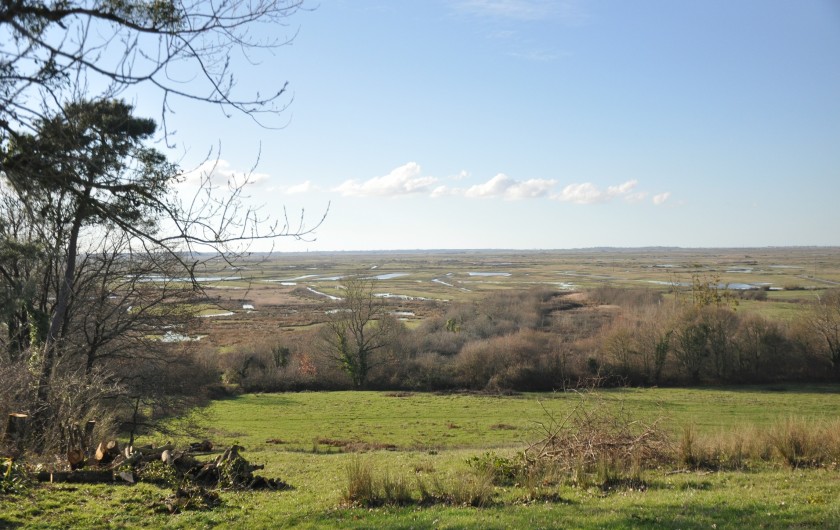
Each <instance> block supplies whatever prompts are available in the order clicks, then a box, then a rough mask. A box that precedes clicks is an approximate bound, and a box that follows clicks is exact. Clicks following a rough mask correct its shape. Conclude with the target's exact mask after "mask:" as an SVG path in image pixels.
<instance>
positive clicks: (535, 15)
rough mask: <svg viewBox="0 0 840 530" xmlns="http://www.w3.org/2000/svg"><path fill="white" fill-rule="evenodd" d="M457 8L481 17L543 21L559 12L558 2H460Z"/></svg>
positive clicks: (513, 0)
mask: <svg viewBox="0 0 840 530" xmlns="http://www.w3.org/2000/svg"><path fill="white" fill-rule="evenodd" d="M455 7H456V8H458V9H460V10H462V11H466V12H468V13H472V14H475V15H481V16H492V17H501V18H511V19H515V20H541V19H544V18H548V17H549V16H551V15H553V14H554V13H556V12H557V11H558V7H560V2H557V0H460V1H458V2H456V3H455Z"/></svg>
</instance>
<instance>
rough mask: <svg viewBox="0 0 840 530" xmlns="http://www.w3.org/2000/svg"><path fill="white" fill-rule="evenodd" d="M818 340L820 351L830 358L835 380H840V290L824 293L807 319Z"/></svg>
mask: <svg viewBox="0 0 840 530" xmlns="http://www.w3.org/2000/svg"><path fill="white" fill-rule="evenodd" d="M805 324H806V327H807V328H808V329H809V330H810V331H811V333H812V334H813V335H814V338H816V339H817V344H818V348H819V350H820V351H821V352H822V353H823V354H824V355H825V356H826V357H828V361H829V362H830V363H831V367H832V369H833V370H834V377H835V379H838V380H840V289H831V290H829V291H826V292H825V293H823V295H822V296H820V297H819V298H818V299H817V301H816V302H815V303H814V304H813V306H812V307H811V312H810V314H809V315H808V316H807V317H806V319H805Z"/></svg>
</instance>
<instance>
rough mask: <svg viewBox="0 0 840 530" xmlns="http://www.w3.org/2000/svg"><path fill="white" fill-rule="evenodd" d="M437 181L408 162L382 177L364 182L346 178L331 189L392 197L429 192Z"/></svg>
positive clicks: (357, 195) (343, 193)
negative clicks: (422, 174)
mask: <svg viewBox="0 0 840 530" xmlns="http://www.w3.org/2000/svg"><path fill="white" fill-rule="evenodd" d="M437 182H438V179H437V178H435V177H422V176H420V166H419V165H418V164H417V163H416V162H409V163H408V164H405V165H402V166H400V167H398V168H395V169H394V170H392V171H391V172H390V173H388V174H387V175H385V176H382V177H373V178H371V179H369V180H366V181H364V182H359V181H357V180H355V179H353V180H347V181H345V182H344V183H342V184H341V185H339V186H337V187H335V188H333V191H337V192H339V193H341V194H342V195H345V196H355V197H393V196H398V195H410V194H415V193H428V192H431V191H432V186H434V185H435V184H436V183H437Z"/></svg>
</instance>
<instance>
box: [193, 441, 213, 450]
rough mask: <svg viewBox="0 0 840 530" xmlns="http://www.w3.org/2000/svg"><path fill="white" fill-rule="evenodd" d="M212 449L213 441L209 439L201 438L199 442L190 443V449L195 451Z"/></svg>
mask: <svg viewBox="0 0 840 530" xmlns="http://www.w3.org/2000/svg"><path fill="white" fill-rule="evenodd" d="M212 450H213V442H211V441H210V440H203V441H201V442H193V443H191V444H190V451H193V452H196V453H209V452H210V451H212Z"/></svg>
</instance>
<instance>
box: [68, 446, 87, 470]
mask: <svg viewBox="0 0 840 530" xmlns="http://www.w3.org/2000/svg"><path fill="white" fill-rule="evenodd" d="M67 462H68V463H69V464H70V469H79V468H80V467H85V452H84V451H82V450H81V449H70V450H69V451H67Z"/></svg>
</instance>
